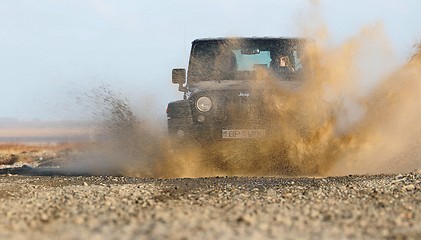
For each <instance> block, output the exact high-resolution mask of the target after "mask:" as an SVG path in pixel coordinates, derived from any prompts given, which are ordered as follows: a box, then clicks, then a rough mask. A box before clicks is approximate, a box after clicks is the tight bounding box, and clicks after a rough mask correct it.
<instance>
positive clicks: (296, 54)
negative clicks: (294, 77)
mask: <svg viewBox="0 0 421 240" xmlns="http://www.w3.org/2000/svg"><path fill="white" fill-rule="evenodd" d="M293 56H294V63H295V66H294V69H295V70H300V69H302V68H303V63H302V62H301V58H300V54H299V52H298V51H297V50H294V52H293Z"/></svg>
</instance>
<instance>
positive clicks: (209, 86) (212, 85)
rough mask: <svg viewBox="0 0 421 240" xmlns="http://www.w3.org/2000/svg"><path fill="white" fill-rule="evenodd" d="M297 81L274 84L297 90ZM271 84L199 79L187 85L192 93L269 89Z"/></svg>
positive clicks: (298, 85) (250, 81)
mask: <svg viewBox="0 0 421 240" xmlns="http://www.w3.org/2000/svg"><path fill="white" fill-rule="evenodd" d="M300 85H301V84H300V82H297V81H282V80H279V81H276V82H275V86H279V87H280V88H284V89H289V90H297V89H298V88H299V87H300ZM273 86H274V85H273V84H270V85H269V84H265V83H264V82H263V81H262V84H259V83H258V82H256V81H252V80H219V81H201V82H196V83H191V84H189V85H188V88H189V91H190V92H192V93H197V92H208V91H227V90H228V91H229V90H245V89H255V90H258V89H269V88H273Z"/></svg>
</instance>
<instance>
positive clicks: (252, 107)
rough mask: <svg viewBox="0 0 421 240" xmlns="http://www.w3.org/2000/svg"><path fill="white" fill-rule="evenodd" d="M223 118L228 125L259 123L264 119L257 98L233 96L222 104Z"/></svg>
mask: <svg viewBox="0 0 421 240" xmlns="http://www.w3.org/2000/svg"><path fill="white" fill-rule="evenodd" d="M222 104H223V107H222V109H223V110H224V111H223V115H222V116H223V118H224V120H225V121H226V122H228V123H261V121H262V119H263V118H264V107H263V102H262V99H261V98H259V97H258V96H248V97H247V96H239V94H238V93H237V94H233V95H231V96H227V97H225V99H224V101H223V102H222Z"/></svg>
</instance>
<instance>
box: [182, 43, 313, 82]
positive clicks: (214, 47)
mask: <svg viewBox="0 0 421 240" xmlns="http://www.w3.org/2000/svg"><path fill="white" fill-rule="evenodd" d="M307 42H308V40H306V39H303V38H224V39H202V40H195V41H193V43H192V48H191V53H190V60H189V68H188V72H187V79H188V82H192V83H194V82H201V81H211V80H247V79H250V77H241V78H237V77H230V78H227V79H221V78H218V77H215V76H213V75H211V76H208V75H206V74H200V73H201V71H200V69H199V67H202V70H203V69H204V70H205V71H209V68H211V66H210V65H206V64H204V63H203V61H202V60H203V56H201V55H200V54H201V51H202V52H204V51H207V52H206V54H207V55H208V56H211V55H212V54H213V55H216V52H218V53H221V52H222V50H220V49H224V48H226V49H228V50H234V49H236V50H239V49H253V48H256V49H259V50H261V51H270V52H271V53H270V55H271V58H272V59H273V58H274V57H275V55H276V57H277V56H279V55H281V54H283V53H290V56H291V57H290V58H293V57H294V56H293V55H292V51H291V50H292V49H296V50H297V51H299V52H300V53H301V51H302V49H303V48H304V44H306V43H307ZM196 59H199V60H196ZM197 62H198V63H199V64H196V63H197ZM291 62H292V64H295V59H291ZM195 64H196V65H195ZM200 64H201V65H200ZM198 66H199V67H198ZM271 67H272V66H268V69H269V68H271ZM212 68H214V67H212ZM211 71H212V70H211ZM202 72H203V71H202ZM248 72H250V73H251V72H252V71H248ZM212 73H213V72H212Z"/></svg>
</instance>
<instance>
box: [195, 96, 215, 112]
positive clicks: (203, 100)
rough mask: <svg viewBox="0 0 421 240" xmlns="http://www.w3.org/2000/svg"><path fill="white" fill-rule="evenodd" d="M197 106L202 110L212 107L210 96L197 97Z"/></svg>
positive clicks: (205, 110)
mask: <svg viewBox="0 0 421 240" xmlns="http://www.w3.org/2000/svg"><path fill="white" fill-rule="evenodd" d="M196 107H197V109H199V111H201V112H207V111H209V110H211V108H212V101H211V100H210V98H208V97H200V98H199V99H197V102H196Z"/></svg>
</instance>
